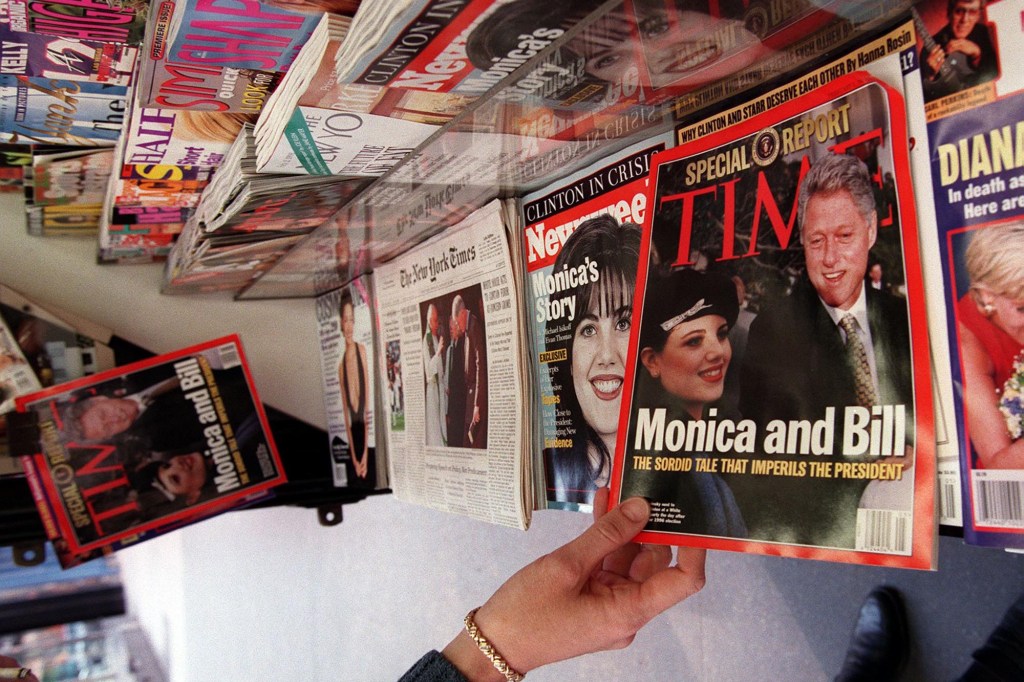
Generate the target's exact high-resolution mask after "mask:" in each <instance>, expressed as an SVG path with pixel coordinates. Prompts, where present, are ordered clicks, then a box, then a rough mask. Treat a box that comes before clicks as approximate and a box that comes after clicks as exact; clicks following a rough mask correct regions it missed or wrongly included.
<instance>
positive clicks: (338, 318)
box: [316, 275, 387, 490]
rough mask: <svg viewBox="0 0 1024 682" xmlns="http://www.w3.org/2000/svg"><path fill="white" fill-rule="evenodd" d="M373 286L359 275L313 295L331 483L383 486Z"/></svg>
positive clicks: (383, 470)
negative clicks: (329, 453) (335, 287)
mask: <svg viewBox="0 0 1024 682" xmlns="http://www.w3.org/2000/svg"><path fill="white" fill-rule="evenodd" d="M372 285H373V278H372V277H371V276H370V275H363V276H362V277H358V278H356V279H354V280H353V281H351V282H349V283H348V284H346V285H345V286H343V287H341V288H340V289H335V290H334V291H332V292H329V293H326V294H323V295H322V296H318V297H317V299H316V317H317V322H318V327H319V337H320V364H321V371H322V373H323V383H324V407H325V408H326V411H327V436H328V439H329V443H330V452H331V464H332V466H331V470H332V472H333V476H334V485H336V486H347V487H350V488H366V489H369V490H374V489H379V488H386V487H387V473H386V472H387V466H386V459H385V458H383V457H381V452H382V451H381V449H380V448H378V447H377V440H378V439H377V424H376V415H378V414H380V412H378V411H377V404H378V402H379V401H378V390H377V389H378V387H377V385H376V383H377V382H376V379H377V377H379V376H380V374H379V373H378V372H376V371H375V369H376V363H375V362H374V359H375V358H376V357H377V350H376V343H375V340H374V329H376V327H377V325H376V323H375V320H374V311H375V310H376V309H377V308H376V304H375V303H374V301H373V286H372Z"/></svg>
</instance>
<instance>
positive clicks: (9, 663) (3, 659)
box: [0, 656, 39, 682]
mask: <svg viewBox="0 0 1024 682" xmlns="http://www.w3.org/2000/svg"><path fill="white" fill-rule="evenodd" d="M20 667H21V664H19V663H18V661H17V660H16V659H13V658H11V657H10V656H0V668H14V669H18V668H20ZM10 679H17V680H22V681H23V682H39V678H38V677H36V676H35V675H33V674H32V673H29V674H28V675H26V676H25V677H15V678H10Z"/></svg>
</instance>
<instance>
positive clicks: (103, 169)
mask: <svg viewBox="0 0 1024 682" xmlns="http://www.w3.org/2000/svg"><path fill="white" fill-rule="evenodd" d="M113 160H114V150H113V149H110V148H104V149H96V148H92V149H76V150H71V151H65V152H57V153H53V152H46V153H39V154H37V153H35V152H33V154H32V183H31V186H32V194H31V196H30V197H28V196H27V197H26V200H27V202H28V203H30V204H32V205H35V206H53V205H58V204H101V203H102V202H103V197H104V195H105V194H106V189H107V181H108V179H109V177H110V173H111V169H112V167H113Z"/></svg>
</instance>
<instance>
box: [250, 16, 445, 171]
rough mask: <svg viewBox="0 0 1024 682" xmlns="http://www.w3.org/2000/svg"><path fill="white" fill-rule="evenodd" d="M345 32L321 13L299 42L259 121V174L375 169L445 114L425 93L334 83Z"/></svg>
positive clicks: (387, 163)
mask: <svg viewBox="0 0 1024 682" xmlns="http://www.w3.org/2000/svg"><path fill="white" fill-rule="evenodd" d="M350 37H351V36H349V27H348V24H347V23H344V22H342V21H340V18H339V17H335V16H333V15H325V16H324V17H323V19H322V20H321V22H320V25H318V26H317V27H316V29H315V31H314V33H313V35H312V36H311V38H310V40H309V41H308V42H307V43H306V45H304V46H303V48H302V50H301V52H300V53H299V55H298V57H297V58H296V59H295V64H294V65H293V68H292V69H291V70H290V71H289V72H288V74H287V75H286V76H285V77H284V80H283V81H282V83H281V85H280V87H279V88H278V89H277V90H276V91H275V92H274V94H273V95H272V96H271V97H270V99H269V101H268V102H267V106H266V107H265V109H264V110H263V112H262V113H261V114H260V118H259V120H258V121H257V124H256V130H255V132H254V135H255V148H256V160H257V168H258V169H259V170H260V171H261V172H270V173H308V174H311V175H330V174H335V175H348V176H376V175H381V174H382V173H383V172H384V171H386V170H387V169H388V168H390V167H391V166H393V165H394V164H395V163H397V162H398V161H400V160H401V159H402V158H404V157H405V156H406V154H408V153H409V152H410V151H411V150H412V149H413V148H414V147H415V146H416V145H417V144H419V143H420V142H422V141H423V140H424V139H426V138H427V137H428V136H430V135H431V134H433V132H434V131H435V130H436V129H437V126H438V125H439V124H440V123H443V122H444V121H446V120H448V118H450V116H447V117H446V116H443V115H442V111H448V110H449V109H450V108H451V107H450V106H449V105H448V104H447V103H444V104H440V105H436V104H433V103H431V102H429V101H427V100H429V99H430V98H431V97H433V96H431V95H427V96H424V97H415V94H418V93H410V96H409V97H404V96H399V97H394V96H389V95H388V90H387V89H386V88H382V87H380V86H372V85H358V84H350V83H344V82H339V81H338V80H337V77H338V67H337V65H336V64H335V60H334V56H335V54H336V53H337V52H338V51H339V50H340V49H342V47H343V46H344V45H345V44H347V42H348V39H349V38H350ZM399 94H400V93H399ZM435 98H436V97H435ZM417 108H422V109H423V112H422V115H421V113H420V112H418V111H417ZM455 113H457V112H455ZM452 115H454V114H452ZM439 117H440V118H439ZM392 119H394V120H392ZM385 139H386V140H387V142H388V144H386V145H384V144H381V141H382V140H385Z"/></svg>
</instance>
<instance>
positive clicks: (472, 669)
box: [441, 630, 505, 682]
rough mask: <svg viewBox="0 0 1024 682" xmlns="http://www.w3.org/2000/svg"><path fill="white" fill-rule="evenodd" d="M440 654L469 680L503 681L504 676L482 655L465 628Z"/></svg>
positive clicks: (474, 681)
mask: <svg viewBox="0 0 1024 682" xmlns="http://www.w3.org/2000/svg"><path fill="white" fill-rule="evenodd" d="M441 655H442V656H444V657H445V658H447V659H448V660H449V661H450V662H451V664H452V665H454V666H455V667H456V668H457V669H458V671H459V672H460V673H462V675H463V676H464V677H465V678H466V679H467V680H469V682H505V676H504V675H502V674H501V673H500V672H498V669H497V668H495V667H494V664H493V663H491V661H490V660H489V659H488V658H487V657H486V656H484V654H483V652H482V651H480V648H479V647H478V646H477V645H476V642H474V641H473V639H472V638H471V637H470V636H469V633H468V632H466V631H465V630H462V631H460V632H459V634H458V635H456V636H455V639H453V640H452V641H451V642H449V643H448V646H446V647H445V648H444V651H442V652H441Z"/></svg>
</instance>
